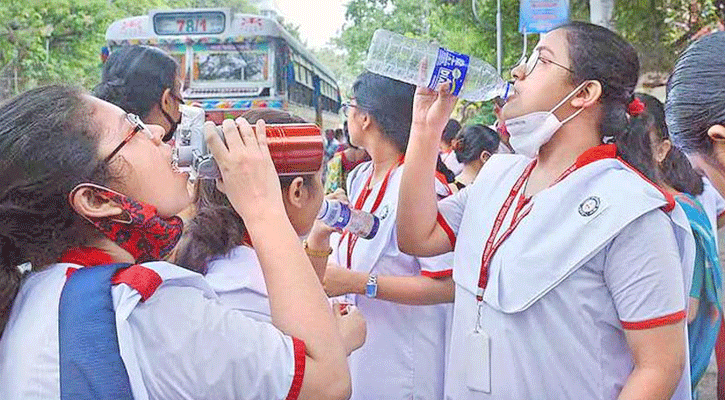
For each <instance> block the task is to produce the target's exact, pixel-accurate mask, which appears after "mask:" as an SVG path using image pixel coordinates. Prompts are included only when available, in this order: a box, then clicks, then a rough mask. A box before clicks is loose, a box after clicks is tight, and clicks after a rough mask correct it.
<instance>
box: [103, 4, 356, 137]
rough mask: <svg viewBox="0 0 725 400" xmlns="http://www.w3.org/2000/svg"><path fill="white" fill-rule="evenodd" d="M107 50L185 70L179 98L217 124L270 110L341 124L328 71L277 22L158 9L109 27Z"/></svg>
mask: <svg viewBox="0 0 725 400" xmlns="http://www.w3.org/2000/svg"><path fill="white" fill-rule="evenodd" d="M106 41H107V44H108V50H109V51H111V52H112V51H113V50H115V49H117V48H119V47H121V46H127V45H132V44H144V45H149V46H155V47H158V48H160V49H163V50H164V51H166V52H167V53H168V54H170V55H171V56H172V57H174V58H175V59H176V60H177V61H178V62H179V65H180V66H181V67H182V71H181V72H182V79H184V83H185V85H184V93H183V94H184V99H185V100H186V102H187V103H190V104H192V103H196V104H197V105H199V104H200V105H201V107H202V108H204V110H205V111H206V114H207V119H208V120H212V121H215V122H217V123H221V121H222V120H223V119H224V118H234V117H237V116H238V115H239V114H241V113H242V112H243V111H244V110H247V109H249V108H260V107H261V108H275V109H280V110H285V111H288V112H291V113H293V114H296V115H299V116H300V117H302V118H305V119H306V120H308V121H311V122H312V121H314V122H316V123H317V124H318V125H319V126H320V127H321V128H323V129H334V128H338V127H340V126H341V123H342V118H341V116H340V112H339V111H340V89H339V87H338V86H337V82H336V81H335V79H334V78H333V75H332V73H331V72H330V71H329V70H328V69H327V68H325V66H323V65H322V64H320V63H319V62H318V61H317V60H316V59H315V57H314V56H313V55H312V54H311V53H310V52H309V51H308V50H307V49H305V47H304V46H303V45H302V44H301V43H300V42H299V41H298V40H297V39H295V38H294V37H292V35H290V34H289V33H288V32H287V31H286V30H285V29H284V28H283V27H282V26H281V25H280V24H279V23H278V22H277V21H276V20H275V19H273V18H267V17H263V16H259V15H249V14H234V13H232V12H231V11H230V10H229V9H184V10H155V11H151V12H149V14H148V15H143V16H138V17H130V18H124V19H121V20H118V21H116V22H114V23H112V24H111V26H110V27H109V28H108V30H107V31H106Z"/></svg>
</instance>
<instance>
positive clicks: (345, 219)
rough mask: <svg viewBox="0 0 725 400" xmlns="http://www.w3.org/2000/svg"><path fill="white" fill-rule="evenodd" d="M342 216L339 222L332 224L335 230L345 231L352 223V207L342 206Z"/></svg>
mask: <svg viewBox="0 0 725 400" xmlns="http://www.w3.org/2000/svg"><path fill="white" fill-rule="evenodd" d="M340 206H341V207H340V215H339V216H338V217H337V220H336V221H335V222H334V223H333V224H332V227H333V228H337V229H345V227H346V226H347V224H348V223H349V222H350V215H351V211H350V207H348V206H346V205H344V204H340Z"/></svg>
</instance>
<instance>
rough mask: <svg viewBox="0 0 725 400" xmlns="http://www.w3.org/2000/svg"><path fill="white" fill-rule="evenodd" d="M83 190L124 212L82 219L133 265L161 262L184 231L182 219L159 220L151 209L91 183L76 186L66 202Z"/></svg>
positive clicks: (160, 218) (154, 209) (152, 208)
mask: <svg viewBox="0 0 725 400" xmlns="http://www.w3.org/2000/svg"><path fill="white" fill-rule="evenodd" d="M83 187H90V188H92V189H93V190H94V191H95V192H96V193H100V194H102V195H103V196H104V197H106V198H108V199H109V200H112V201H114V202H115V203H116V204H118V205H119V206H120V207H121V208H122V209H123V213H122V214H121V215H119V216H118V217H113V218H110V217H107V218H90V217H86V216H83V217H84V218H85V219H87V220H88V221H89V222H91V223H92V224H93V225H94V226H95V227H96V228H97V229H98V230H99V231H101V233H103V234H104V235H105V236H106V237H107V238H109V239H111V240H113V242H114V243H116V244H117V245H119V246H120V247H121V248H122V249H124V250H126V251H127V252H129V253H130V254H131V255H132V256H133V257H134V259H135V260H136V262H138V263H142V262H147V261H155V260H162V259H164V257H166V256H167V255H168V254H169V253H170V252H171V250H173V249H174V246H176V243H178V242H179V239H180V238H181V233H182V230H183V222H182V221H181V218H179V217H177V216H173V217H170V218H162V217H160V216H159V215H158V213H157V212H156V207H154V206H151V205H148V204H144V203H141V202H138V201H136V200H133V199H131V198H129V197H128V196H125V195H123V194H121V193H118V192H114V191H112V190H110V189H108V188H105V187H103V186H98V185H94V184H91V183H82V184H80V185H78V186H76V187H75V189H73V191H71V193H70V195H69V199H72V198H73V195H74V194H75V192H76V191H77V190H78V189H80V188H83Z"/></svg>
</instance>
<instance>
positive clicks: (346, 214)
mask: <svg viewBox="0 0 725 400" xmlns="http://www.w3.org/2000/svg"><path fill="white" fill-rule="evenodd" d="M317 219H319V220H320V221H322V222H324V223H325V225H328V226H331V227H333V228H337V229H346V230H348V231H349V232H350V233H351V234H353V235H357V236H360V237H361V238H363V239H372V238H373V237H375V234H376V233H378V228H379V227H380V219H379V218H378V217H376V216H374V215H373V214H370V213H369V212H365V211H362V210H355V209H352V208H350V207H349V206H348V205H347V204H343V203H341V202H339V201H337V200H327V199H325V200H323V201H322V207H320V211H319V212H318V213H317Z"/></svg>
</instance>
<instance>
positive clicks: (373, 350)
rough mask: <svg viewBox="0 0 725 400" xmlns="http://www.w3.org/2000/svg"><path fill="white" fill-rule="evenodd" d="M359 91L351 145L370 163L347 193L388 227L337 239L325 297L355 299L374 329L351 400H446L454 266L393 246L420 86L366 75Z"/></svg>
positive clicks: (353, 363)
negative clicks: (367, 235)
mask: <svg viewBox="0 0 725 400" xmlns="http://www.w3.org/2000/svg"><path fill="white" fill-rule="evenodd" d="M352 90H353V93H354V98H353V100H352V102H351V103H350V104H349V105H347V107H346V110H345V111H346V114H347V118H348V129H349V131H350V141H351V143H352V144H353V145H355V146H358V147H362V148H364V149H365V150H367V152H368V154H370V157H371V158H372V161H370V162H366V163H363V164H360V166H358V167H357V168H356V169H355V170H353V171H352V172H351V173H350V175H349V178H348V182H347V193H348V196H349V198H350V205H351V206H352V207H353V208H356V209H362V210H364V211H368V212H372V213H373V214H374V215H376V216H377V217H378V218H379V219H380V226H379V228H378V231H377V233H376V234H375V236H374V237H373V238H372V239H363V238H359V237H357V236H351V235H349V234H343V235H342V236H339V235H335V236H333V239H332V241H331V243H332V248H333V250H334V251H333V254H332V256H331V263H332V264H334V265H332V264H331V265H330V266H328V268H327V270H326V271H325V282H324V286H325V291H326V292H327V294H328V295H329V296H331V297H335V296H341V295H347V296H346V297H347V298H348V299H350V300H352V301H353V302H356V304H357V307H358V308H359V309H360V311H361V312H362V314H363V316H364V317H365V319H366V321H367V338H366V341H365V345H363V347H361V348H360V349H358V350H357V351H355V352H354V353H353V354H352V355H351V357H350V373H351V375H352V382H353V391H352V392H353V394H352V396H353V397H352V398H353V399H363V400H366V399H386V400H387V399H390V400H403V399H405V400H407V399H441V398H443V371H444V365H445V357H446V342H447V330H448V326H449V325H450V320H449V313H450V310H451V307H450V305H449V304H437V303H444V302H451V301H452V300H453V298H452V296H453V284H452V281H451V278H450V272H451V266H450V258H448V257H449V256H443V257H438V258H434V259H425V258H418V257H412V256H408V255H406V254H403V253H401V252H400V250H399V249H398V245H397V240H396V237H395V215H396V213H397V212H398V211H399V208H398V207H397V203H398V187H399V185H400V177H401V174H402V172H403V170H404V168H405V163H404V159H403V155H404V154H405V149H406V146H407V142H408V135H409V133H410V121H411V112H412V104H413V93H414V91H415V87H413V86H412V85H409V84H406V83H402V82H399V81H396V80H393V79H389V78H385V77H383V76H380V75H376V74H373V73H369V72H366V73H363V74H361V75H360V76H359V77H358V78H357V80H356V81H355V83H354V84H353V88H352ZM438 139H440V130H439V134H438ZM431 182H432V179H431ZM417 304H424V306H415V305H417Z"/></svg>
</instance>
